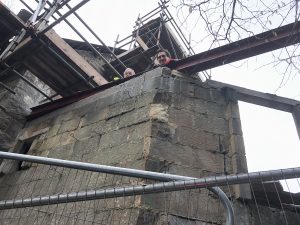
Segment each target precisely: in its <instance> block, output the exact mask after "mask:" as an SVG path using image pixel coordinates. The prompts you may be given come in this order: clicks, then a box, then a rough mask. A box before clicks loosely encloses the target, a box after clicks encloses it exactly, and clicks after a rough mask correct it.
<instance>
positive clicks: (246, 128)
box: [12, 0, 300, 191]
mask: <svg viewBox="0 0 300 225" xmlns="http://www.w3.org/2000/svg"><path fill="white" fill-rule="evenodd" d="M32 1H33V0H32ZM14 2H15V3H14V4H13V5H12V6H13V8H14V10H15V11H17V10H18V9H19V5H18V4H17V2H18V0H15V1H14ZM26 2H27V1H26ZM28 2H29V1H28ZM72 2H73V4H72V5H75V4H74V2H76V0H72V1H71V3H72ZM77 2H78V1H77ZM157 6H158V4H157V1H152V0H151V1H150V0H147V1H146V0H144V1H141V0H126V1H124V0H110V1H99V0H91V1H90V2H88V3H87V4H86V5H85V6H83V7H82V8H81V9H80V10H79V11H78V13H79V14H80V16H81V17H82V18H83V19H84V20H85V21H86V22H87V23H88V24H89V25H90V26H91V27H92V29H93V30H94V31H95V32H96V33H97V34H98V35H99V36H100V38H101V39H102V40H103V41H104V42H105V43H106V44H107V45H110V46H113V44H114V40H115V39H116V37H117V35H118V34H119V35H120V38H122V37H125V36H127V35H129V34H130V33H131V31H132V30H133V26H134V24H135V23H134V22H135V20H136V19H137V17H138V15H139V14H140V15H144V14H145V13H147V12H149V11H151V10H152V9H154V8H155V7H157ZM170 10H171V11H172V12H173V15H174V17H175V19H176V13H175V11H174V9H173V8H172V7H170ZM177 22H178V21H177ZM72 23H73V24H76V28H77V29H79V30H80V31H81V32H82V33H85V35H86V37H87V38H88V39H89V40H91V42H94V43H97V44H98V42H97V41H96V40H95V39H94V38H93V37H92V36H91V35H89V34H88V33H87V32H85V31H84V28H83V27H82V26H81V25H80V23H79V22H75V21H73V22H72ZM178 23H179V24H180V21H179V22H178ZM62 27H63V28H62ZM56 29H57V31H58V33H59V34H60V35H61V36H63V37H67V38H76V37H75V35H73V34H72V32H71V31H70V30H68V29H66V28H65V26H62V25H60V27H57V28H56ZM199 33H200V31H199ZM193 35H194V36H193V37H196V36H197V35H198V33H197V30H194V33H193ZM201 45H202V46H201ZM203 46H204V47H205V43H200V47H199V46H195V49H196V50H197V49H203ZM197 47H199V48H197ZM199 51H200V50H199ZM271 59H272V58H271V54H270V53H268V54H263V55H261V56H258V57H253V58H251V59H249V60H247V61H245V60H243V61H240V62H237V63H234V64H232V65H227V66H222V67H218V68H215V69H212V70H211V75H212V79H214V80H217V81H221V82H224V83H229V84H233V85H238V86H242V87H246V88H249V89H253V90H257V91H261V92H266V93H272V94H273V93H276V94H277V95H279V96H284V97H288V98H293V99H297V100H300V75H298V76H292V77H290V79H289V80H288V81H287V82H284V83H285V85H284V86H283V87H282V88H280V89H278V87H279V85H280V83H281V80H282V75H281V74H280V72H281V71H282V70H283V69H284V68H280V67H279V68H274V67H273V65H270V66H266V67H263V68H261V69H258V68H259V67H261V66H262V65H264V64H266V63H267V62H269V61H270V60H271ZM277 89H278V90H277ZM239 104H240V113H241V118H242V127H243V135H244V141H245V147H246V154H247V160H248V168H249V171H259V170H269V169H280V168H289V167H299V166H300V160H299V159H300V141H299V138H298V135H297V132H296V128H295V125H294V121H293V118H292V115H291V114H289V113H286V112H281V111H277V110H273V109H269V108H264V107H260V106H255V105H252V104H247V103H242V102H240V103H239ZM293 186H294V187H297V188H298V191H299V185H298V183H297V184H294V185H293Z"/></svg>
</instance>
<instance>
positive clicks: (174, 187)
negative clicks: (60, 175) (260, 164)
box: [0, 168, 300, 210]
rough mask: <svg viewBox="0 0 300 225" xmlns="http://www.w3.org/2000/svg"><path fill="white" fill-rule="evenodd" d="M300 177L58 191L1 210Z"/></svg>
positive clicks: (299, 173)
mask: <svg viewBox="0 0 300 225" xmlns="http://www.w3.org/2000/svg"><path fill="white" fill-rule="evenodd" d="M298 177H300V168H291V169H282V170H271V171H263V172H254V173H244V174H238V175H226V176H213V177H206V178H201V179H194V180H187V181H172V182H164V183H157V184H148V185H136V186H127V187H119V188H108V189H100V190H89V191H80V192H73V193H68V194H55V195H51V196H49V195H48V196H39V197H34V198H26V199H13V200H5V201H0V210H3V209H14V208H24V207H34V206H43V205H52V204H60V203H69V202H79V201H88V200H97V199H108V198H116V197H125V196H133V195H144V194H153V193H162V192H164V193H165V192H171V191H181V190H191V189H196V188H209V187H215V186H227V185H233V184H244V183H255V182H264V181H274V180H282V179H290V178H298Z"/></svg>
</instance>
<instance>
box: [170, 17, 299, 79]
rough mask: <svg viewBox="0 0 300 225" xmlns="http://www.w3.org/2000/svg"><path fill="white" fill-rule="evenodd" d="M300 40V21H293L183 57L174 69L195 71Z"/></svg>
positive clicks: (282, 46) (188, 71)
mask: <svg viewBox="0 0 300 225" xmlns="http://www.w3.org/2000/svg"><path fill="white" fill-rule="evenodd" d="M299 42H300V22H297V23H291V24H288V25H285V26H281V27H278V28H276V29H273V30H270V31H267V32H264V33H260V34H257V35H254V36H251V37H249V38H245V39H242V40H240V41H237V42H233V43H230V44H227V45H224V46H221V47H218V48H215V49H211V50H208V51H205V52H201V53H199V54H196V55H193V56H190V57H187V58H185V59H181V60H179V61H177V62H176V64H175V63H174V66H173V67H172V69H176V70H179V71H182V72H186V73H195V72H199V71H203V70H207V69H211V68H214V67H217V66H221V65H225V64H228V63H232V62H235V61H239V60H242V59H246V58H249V57H252V56H256V55H259V54H263V53H266V52H270V51H273V50H276V49H280V48H284V47H287V46H289V45H293V44H296V43H299Z"/></svg>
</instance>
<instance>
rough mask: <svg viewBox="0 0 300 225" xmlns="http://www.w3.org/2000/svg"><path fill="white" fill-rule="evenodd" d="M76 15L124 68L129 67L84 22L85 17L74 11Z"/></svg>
mask: <svg viewBox="0 0 300 225" xmlns="http://www.w3.org/2000/svg"><path fill="white" fill-rule="evenodd" d="M66 6H67V7H68V8H69V9H72V8H71V6H69V4H66ZM74 15H75V16H76V17H77V19H78V20H79V21H80V22H81V23H82V24H83V25H84V26H85V27H86V28H87V29H88V30H89V31H90V32H91V33H92V34H93V35H94V37H95V38H96V39H97V40H98V41H99V42H100V43H101V44H102V45H103V46H104V47H105V48H106V49H107V50H108V51H109V52H110V54H112V56H113V57H114V58H115V59H116V60H117V61H118V63H119V64H120V65H121V66H123V68H124V69H126V68H127V66H125V64H124V63H123V62H122V61H121V60H120V59H119V58H118V57H117V56H116V55H115V54H114V53H113V51H112V50H111V49H110V48H109V47H108V46H107V45H106V44H105V43H104V42H103V41H102V40H101V39H100V37H99V36H98V35H97V34H96V33H95V32H94V31H93V30H92V29H91V28H90V27H89V26H88V25H87V23H86V22H84V20H83V19H81V17H80V16H79V15H78V14H77V13H76V12H74Z"/></svg>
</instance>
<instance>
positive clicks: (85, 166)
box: [0, 152, 234, 225]
mask: <svg viewBox="0 0 300 225" xmlns="http://www.w3.org/2000/svg"><path fill="white" fill-rule="evenodd" d="M0 158H3V159H12V160H18V161H28V162H34V163H40V164H46V165H54V166H60V167H66V168H73V169H79V170H88V171H94V172H102V173H109V174H116V175H123V176H129V177H138V178H145V179H152V180H159V181H175V180H181V181H182V180H194V179H196V178H193V177H185V176H178V175H172V174H162V173H156V172H150V171H143V170H136V169H128V168H120V167H113V166H105V165H97V164H91V163H84V162H76V161H69V160H62V159H53V158H45V157H39V156H30V155H23V154H16V153H10V152H0ZM209 190H211V191H212V192H214V193H215V194H216V195H218V196H219V198H220V200H221V202H222V204H223V205H224V207H225V209H226V212H227V213H226V215H227V222H226V224H227V225H233V224H234V215H233V214H234V213H233V208H232V205H231V202H230V200H229V199H228V197H227V196H226V195H225V193H224V192H223V191H222V190H221V189H220V188H218V187H212V188H209Z"/></svg>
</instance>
